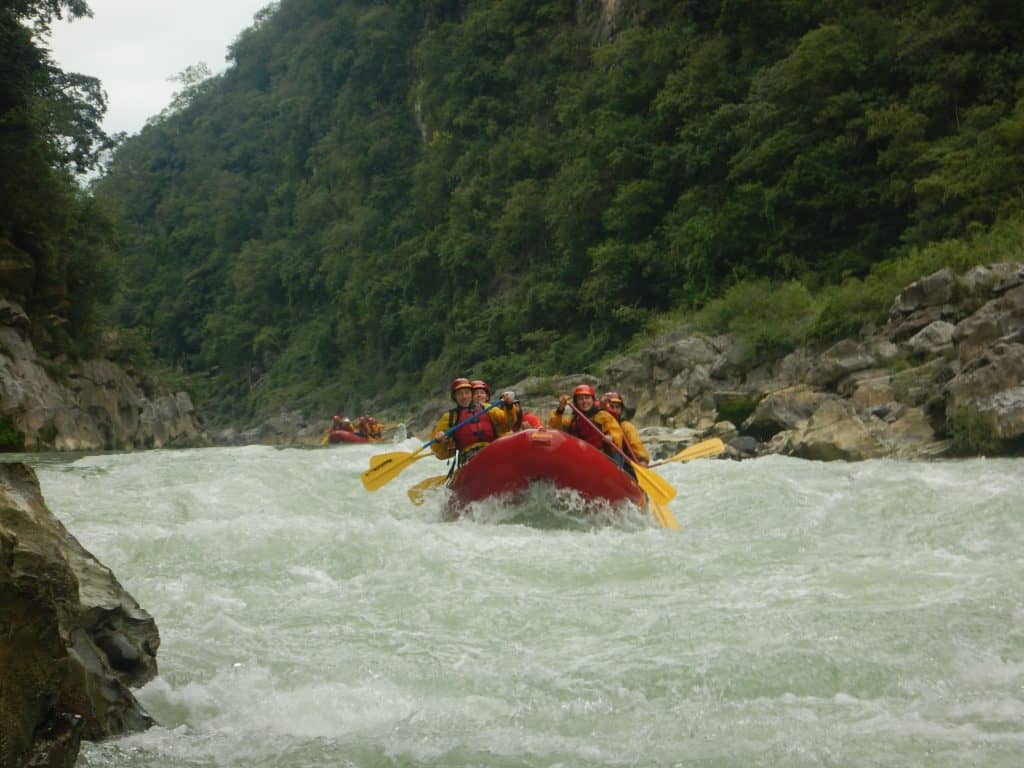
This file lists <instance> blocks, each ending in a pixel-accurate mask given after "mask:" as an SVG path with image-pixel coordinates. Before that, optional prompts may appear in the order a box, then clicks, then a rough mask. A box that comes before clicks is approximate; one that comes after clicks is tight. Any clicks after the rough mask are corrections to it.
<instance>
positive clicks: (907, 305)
mask: <svg viewBox="0 0 1024 768" xmlns="http://www.w3.org/2000/svg"><path fill="white" fill-rule="evenodd" d="M739 350H741V345H740V344H739V342H738V341H737V340H733V339H730V338H729V337H728V336H714V337H711V336H705V335H702V334H700V333H696V332H693V331H692V330H690V329H687V328H681V329H678V330H676V331H674V332H672V333H669V334H666V335H664V336H662V337H660V338H658V339H655V340H654V341H653V342H652V343H651V344H649V345H648V347H647V348H646V349H644V350H642V351H640V352H638V353H635V354H631V355H625V356H622V357H619V358H616V359H614V360H612V361H610V362H609V363H608V364H607V365H606V366H605V369H604V374H603V375H602V376H601V377H600V380H599V381H595V380H594V378H593V377H590V379H589V381H591V382H592V383H598V384H600V386H601V387H604V388H614V389H617V390H619V391H621V392H622V393H623V395H624V396H625V399H626V402H627V411H631V412H632V419H633V421H634V422H635V423H637V424H638V426H641V427H646V428H648V429H654V428H655V427H658V428H675V429H689V430H692V432H691V433H690V434H689V435H688V436H687V437H686V438H685V439H686V440H688V441H689V442H695V441H697V440H700V439H704V438H706V437H709V436H712V435H715V436H720V437H722V438H723V439H724V440H726V442H728V443H730V445H731V449H730V455H733V456H749V455H759V454H761V453H764V452H769V453H771V452H774V453H783V454H789V455H794V456H802V457H805V458H812V459H822V460H830V459H843V460H851V461H852V460H859V459H868V458H876V457H882V456H889V457H899V458H930V457H934V456H942V455H950V454H955V453H957V452H959V453H989V454H998V453H1014V452H1020V451H1021V450H1022V446H1024V265H1021V264H993V265H987V266H983V267H975V268H973V269H971V270H969V271H967V272H966V273H964V274H963V275H957V274H956V273H955V272H953V270H951V269H948V268H947V269H942V270H939V271H938V272H936V273H934V274H932V275H927V276H925V277H923V278H921V279H920V280H917V281H915V282H914V283H912V284H910V285H908V286H907V287H906V288H905V289H904V290H903V291H901V292H900V294H899V295H898V296H897V297H896V298H895V300H894V301H893V305H892V309H891V311H890V313H889V319H888V322H887V324H886V325H885V326H884V327H883V328H881V329H879V330H878V331H876V332H874V333H870V334H867V335H865V336H863V337H861V338H855V339H854V338H851V339H844V340H842V341H839V342H836V343H834V344H832V345H831V346H829V347H827V348H824V349H821V350H814V349H810V348H803V349H798V350H796V351H794V352H792V353H790V354H788V355H785V356H784V357H781V358H778V359H775V360H768V361H762V362H759V363H757V364H751V363H745V362H744V361H743V358H742V355H740V354H738V351H739ZM562 380H563V381H569V382H574V381H577V380H580V381H582V380H588V379H586V378H585V377H583V376H574V377H563V379H562ZM515 388H516V389H517V390H519V391H521V393H522V394H523V395H524V396H525V397H527V398H529V399H528V402H529V404H530V405H531V406H534V405H535V401H534V399H533V396H534V394H535V392H536V394H538V395H541V397H540V399H541V400H542V401H543V402H542V403H541V407H542V408H543V407H547V406H548V405H550V402H551V401H552V400H553V398H552V397H551V396H549V395H548V394H547V392H546V389H547V388H545V387H541V386H539V385H535V384H534V382H533V380H526V381H524V382H521V383H520V384H518V385H516V386H515ZM561 391H568V390H567V388H566V387H563V389H562V390H561ZM542 393H543V394H542ZM535 410H536V408H535ZM723 422H726V423H730V425H731V424H735V425H736V427H737V429H736V431H735V432H732V433H730V432H729V431H728V430H723V428H722V427H721V424H722V423H723ZM652 437H656V441H657V443H658V444H659V445H658V446H657V447H656V448H655V455H656V456H658V457H664V456H665V455H670V454H671V453H674V452H675V451H677V450H679V449H680V448H682V447H685V445H680V443H679V441H678V440H673V439H671V438H666V437H665V436H664V435H661V434H656V433H652ZM662 445H663V446H664V452H663V451H662V448H661V446H662Z"/></svg>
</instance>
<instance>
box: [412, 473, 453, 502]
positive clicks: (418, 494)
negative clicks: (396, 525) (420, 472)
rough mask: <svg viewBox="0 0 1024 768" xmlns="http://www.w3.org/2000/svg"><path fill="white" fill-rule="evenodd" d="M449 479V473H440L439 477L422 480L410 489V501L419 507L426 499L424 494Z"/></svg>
mask: <svg viewBox="0 0 1024 768" xmlns="http://www.w3.org/2000/svg"><path fill="white" fill-rule="evenodd" d="M447 479H448V475H438V476H437V477H428V478H427V479H426V480H420V481H419V482H418V483H416V485H414V486H413V487H412V488H410V489H409V501H411V502H412V503H413V504H415V505H416V506H417V507H418V506H420V505H421V504H422V503H423V502H424V501H426V499H425V498H424V496H425V494H426V493H427V491H429V490H431V489H433V488H437V487H439V486H442V485H444V483H445V480H447Z"/></svg>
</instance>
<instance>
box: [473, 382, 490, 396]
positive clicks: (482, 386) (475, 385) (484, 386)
mask: <svg viewBox="0 0 1024 768" xmlns="http://www.w3.org/2000/svg"><path fill="white" fill-rule="evenodd" d="M470 386H472V387H473V389H482V390H483V391H484V392H486V393H487V394H488V395H490V394H491V388H490V387H488V386H487V382H486V381H482V380H481V379H474V380H473V382H472V384H471V385H470Z"/></svg>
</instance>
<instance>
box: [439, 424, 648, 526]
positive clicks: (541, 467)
mask: <svg viewBox="0 0 1024 768" xmlns="http://www.w3.org/2000/svg"><path fill="white" fill-rule="evenodd" d="M538 480H545V481H548V482H551V483H553V484H554V485H555V486H556V487H558V488H570V489H572V490H574V491H576V492H577V493H579V494H580V495H581V496H582V497H583V498H585V499H589V500H601V501H607V502H610V503H612V504H618V503H621V502H624V501H628V502H632V503H633V504H635V505H636V506H638V507H640V508H641V509H643V508H645V507H646V505H647V496H646V495H645V494H644V492H643V490H641V488H640V486H639V485H637V484H636V483H635V482H634V481H633V479H632V478H630V477H629V476H628V475H627V474H625V473H624V472H623V471H622V470H620V469H619V468H618V467H617V466H616V465H615V463H614V462H613V461H612V460H611V459H609V458H608V457H607V456H606V455H605V454H604V453H602V452H601V451H599V450H598V449H597V448H595V447H594V446H592V445H590V444H589V443H585V442H583V441H582V440H577V439H576V438H575V437H573V436H572V435H568V434H566V433H565V432H559V431H557V430H551V429H527V430H524V431H523V432H516V433H514V434H511V435H506V436H505V437H502V438H500V439H498V440H495V441H494V442H493V443H491V444H490V445H488V446H487V447H486V448H484V449H483V450H482V451H480V452H479V453H478V454H477V455H476V456H474V457H473V458H472V459H470V460H469V462H468V463H467V464H466V465H465V466H464V467H463V468H462V469H461V470H460V471H459V473H458V474H457V475H456V476H455V478H454V479H453V480H452V483H451V486H450V489H451V496H450V497H449V500H448V510H449V512H452V513H457V511H458V509H459V508H460V507H463V506H465V505H466V504H471V503H472V502H474V501H481V500H483V499H487V498H489V497H491V496H497V495H502V494H515V493H518V492H520V491H523V490H526V488H527V487H528V486H529V485H530V484H531V483H533V482H535V481H538Z"/></svg>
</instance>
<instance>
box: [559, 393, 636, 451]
mask: <svg viewBox="0 0 1024 768" xmlns="http://www.w3.org/2000/svg"><path fill="white" fill-rule="evenodd" d="M569 407H570V408H572V409H573V410H574V411H575V412H576V415H577V416H578V417H579V418H581V419H583V421H584V422H586V424H587V426H589V427H590V428H591V429H593V430H594V431H595V432H597V434H599V435H600V436H601V439H602V440H604V441H605V442H606V443H608V445H610V446H611V447H612V448H614V449H615V450H616V451H617V452H618V454H619V455H620V456H621V457H622V458H624V459H625V460H626V461H628V462H629V463H630V464H636V463H637V462H636V461H634V460H633V459H631V458H629V456H627V455H626V452H625V451H623V450H622V449H621V448H619V446H617V445H616V444H615V441H614V440H612V439H611V438H610V437H608V435H606V434H605V433H604V432H602V431H601V428H600V427H599V426H597V424H595V423H594V422H592V421H591V420H590V419H589V418H588V417H587V415H586V414H585V413H583V411H581V410H580V409H579V408H577V407H576V403H574V402H573V401H572V400H570V401H569ZM612 418H615V417H614V416H613V417H612ZM622 440H623V442H625V440H626V436H625V434H623V436H622Z"/></svg>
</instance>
